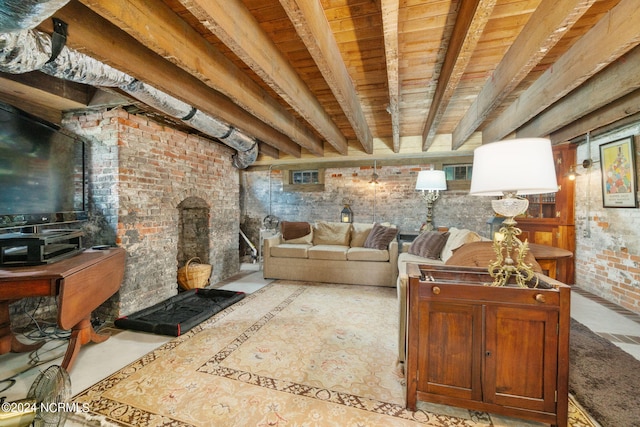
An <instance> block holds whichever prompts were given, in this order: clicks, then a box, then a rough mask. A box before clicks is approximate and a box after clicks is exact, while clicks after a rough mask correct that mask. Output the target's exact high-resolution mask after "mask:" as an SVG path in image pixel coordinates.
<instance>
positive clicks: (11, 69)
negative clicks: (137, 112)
mask: <svg viewBox="0 0 640 427" xmlns="http://www.w3.org/2000/svg"><path fill="white" fill-rule="evenodd" d="M54 12H55V11H54ZM34 21H35V19H34ZM38 23H39V21H38ZM36 25H37V24H36ZM52 50H53V47H52V43H51V37H50V36H49V35H48V34H46V33H42V32H39V31H35V30H22V31H19V32H12V33H5V34H0V70H1V71H4V72H7V73H12V74H19V73H25V72H28V71H35V70H39V71H42V72H44V73H46V74H49V75H51V76H54V77H58V78H61V79H65V80H69V81H73V82H76V83H84V84H89V85H93V86H103V87H119V88H121V89H122V90H123V91H125V92H126V93H128V94H129V95H131V96H133V97H134V98H136V99H138V100H140V101H141V102H144V103H145V104H147V105H149V106H151V107H154V108H156V109H158V110H160V111H162V112H163V113H165V114H167V115H170V116H172V117H174V118H177V119H180V120H182V121H183V122H184V123H186V124H187V125H189V126H191V127H192V128H194V129H197V130H199V131H201V132H203V133H204V134H206V135H209V136H212V137H214V138H216V139H218V140H220V141H221V142H222V143H223V144H225V145H227V146H229V147H231V148H233V149H235V150H236V151H237V153H236V154H235V155H234V156H233V166H234V167H236V168H238V169H245V168H246V167H247V166H249V165H251V164H252V163H253V162H255V160H256V158H257V157H258V144H257V142H256V141H255V139H254V138H252V137H250V136H247V135H245V134H243V133H242V132H240V131H239V130H237V129H235V128H233V127H231V126H230V125H229V124H226V123H224V122H222V121H220V120H217V119H216V118H214V117H212V116H210V115H208V114H206V113H203V112H201V111H198V110H196V109H195V108H194V107H192V106H190V105H188V104H187V103H185V102H182V101H180V100H179V99H177V98H174V97H173V96H171V95H168V94H166V93H164V92H162V91H160V90H158V89H155V88H153V87H151V86H149V85H147V84H145V83H143V82H140V81H137V80H135V79H134V78H133V77H131V76H129V75H128V74H126V73H123V72H121V71H119V70H116V69H115V68H113V67H111V66H109V65H107V64H104V63H102V62H100V61H97V60H95V59H93V58H91V57H89V56H87V55H85V54H83V53H80V52H77V51H75V50H73V49H69V48H66V47H64V48H62V50H61V51H60V53H59V54H58V55H57V57H56V58H55V59H54V60H52V58H51V52H52Z"/></svg>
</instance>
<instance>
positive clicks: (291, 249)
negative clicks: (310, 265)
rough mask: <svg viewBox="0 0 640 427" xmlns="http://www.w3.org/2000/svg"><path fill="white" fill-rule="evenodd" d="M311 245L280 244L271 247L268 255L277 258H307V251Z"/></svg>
mask: <svg viewBox="0 0 640 427" xmlns="http://www.w3.org/2000/svg"><path fill="white" fill-rule="evenodd" d="M309 248H311V245H305V244H300V243H297V244H296V243H280V244H279V245H276V246H272V247H271V250H270V254H271V256H272V257H277V258H308V251H309Z"/></svg>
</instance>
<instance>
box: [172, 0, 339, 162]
mask: <svg viewBox="0 0 640 427" xmlns="http://www.w3.org/2000/svg"><path fill="white" fill-rule="evenodd" d="M179 1H180V3H181V4H182V5H183V6H184V7H185V8H187V9H188V10H189V11H190V12H191V13H192V14H193V15H194V16H195V17H196V18H197V19H198V20H199V21H200V22H201V23H202V25H204V26H205V27H206V28H207V29H208V30H209V31H211V32H212V33H213V34H214V35H215V36H216V37H218V38H219V39H220V40H221V41H222V42H223V43H224V44H225V45H226V46H227V47H228V48H229V49H231V51H233V53H235V54H236V55H237V56H238V57H239V58H240V59H241V60H242V61H243V62H244V63H245V64H247V65H248V66H249V68H251V69H252V70H253V71H254V72H255V73H256V74H257V75H258V76H260V78H261V79H262V80H263V81H264V82H265V83H267V84H268V85H269V87H271V89H273V90H274V91H275V92H276V93H277V94H278V95H279V96H280V97H282V99H284V100H285V101H286V102H287V104H289V105H290V106H291V107H292V108H293V109H294V110H295V111H296V112H298V114H300V115H301V116H302V117H303V118H304V119H305V120H306V121H307V122H308V123H309V124H310V125H311V126H313V128H314V129H315V130H316V131H317V132H318V133H319V134H320V135H322V137H324V138H325V139H326V141H327V142H328V143H329V144H331V146H333V148H335V149H336V151H338V153H340V154H343V155H346V154H347V140H346V138H345V137H344V135H343V134H342V132H340V129H338V126H336V124H335V123H334V122H333V121H332V120H331V117H329V115H328V114H327V112H326V111H325V110H324V108H323V107H322V105H320V102H319V101H318V99H317V98H316V97H315V96H314V95H313V93H311V90H309V87H308V86H307V85H306V83H305V82H304V81H303V80H302V78H301V77H300V76H299V75H298V73H296V71H295V70H294V69H293V67H292V66H291V65H290V64H289V62H288V61H287V59H286V58H285V57H284V55H283V54H282V53H281V52H280V51H279V50H278V48H277V47H276V45H275V44H274V43H273V41H272V40H271V39H270V38H269V36H268V35H267V34H266V33H265V32H264V31H263V30H262V29H261V28H260V25H259V24H258V22H257V21H256V19H255V18H254V17H253V15H252V14H251V12H249V10H248V9H247V8H246V7H245V5H244V4H242V2H241V1H239V0H207V1H204V0H179Z"/></svg>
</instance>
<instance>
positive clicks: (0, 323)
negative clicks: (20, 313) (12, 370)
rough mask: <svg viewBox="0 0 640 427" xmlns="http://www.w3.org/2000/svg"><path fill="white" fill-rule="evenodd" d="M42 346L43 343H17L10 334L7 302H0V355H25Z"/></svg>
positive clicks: (11, 333)
mask: <svg viewBox="0 0 640 427" xmlns="http://www.w3.org/2000/svg"><path fill="white" fill-rule="evenodd" d="M43 344H44V341H40V342H35V343H33V344H24V343H21V342H20V341H18V339H17V338H16V336H15V335H14V334H13V332H11V319H10V318H9V301H0V354H5V353H9V352H13V353H26V352H28V351H33V350H37V349H39V348H40V347H42V345H43Z"/></svg>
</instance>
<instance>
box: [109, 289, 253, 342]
mask: <svg viewBox="0 0 640 427" xmlns="http://www.w3.org/2000/svg"><path fill="white" fill-rule="evenodd" d="M244 296H245V294H244V293H243V292H236V291H225V290H221V289H200V288H199V289H191V290H189V291H186V292H182V293H180V294H178V295H176V296H174V297H171V298H169V299H168V300H165V301H162V302H160V303H158V304H155V305H152V306H151V307H147V308H145V309H143V310H140V311H138V312H136V313H133V314H130V315H128V316H123V317H120V318H118V319H116V320H115V321H114V324H115V326H117V327H118V328H122V329H131V330H134V331H142V332H151V333H153V334H157V335H171V336H174V337H177V336H179V335H181V334H183V333H185V332H187V331H188V330H189V329H191V328H193V327H194V326H196V325H198V324H200V323H201V322H203V321H205V320H207V319H208V318H209V317H211V316H213V315H214V314H216V313H218V312H219V311H222V310H224V309H225V308H227V307H229V306H230V305H232V304H235V303H236V302H238V301H240V300H241V299H242V298H244Z"/></svg>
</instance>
